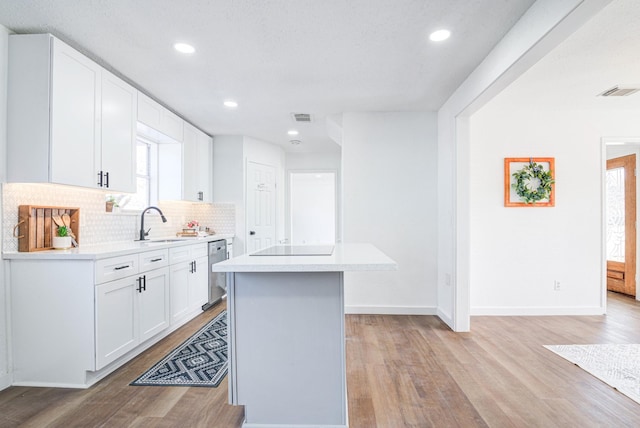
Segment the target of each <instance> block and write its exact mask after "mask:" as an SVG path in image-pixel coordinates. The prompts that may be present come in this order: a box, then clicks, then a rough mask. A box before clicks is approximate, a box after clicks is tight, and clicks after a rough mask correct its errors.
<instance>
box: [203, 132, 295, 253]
mask: <svg viewBox="0 0 640 428" xmlns="http://www.w3.org/2000/svg"><path fill="white" fill-rule="evenodd" d="M247 162H257V163H262V164H266V165H272V166H274V167H275V169H276V188H277V195H276V198H277V199H276V218H277V223H276V239H277V240H283V239H284V236H285V235H284V228H285V226H284V212H285V208H284V200H285V195H284V188H285V186H284V168H285V167H284V165H285V154H284V151H283V150H282V148H280V147H279V146H276V145H275V144H271V143H267V142H264V141H261V140H256V139H255V138H251V137H244V136H240V135H217V136H215V137H214V138H213V201H214V202H224V203H233V204H234V205H235V207H236V211H235V212H236V237H235V239H234V240H233V253H234V255H236V256H239V255H242V254H244V252H245V249H246V232H247V227H246V211H245V205H246V195H245V190H246V184H245V183H246V166H247Z"/></svg>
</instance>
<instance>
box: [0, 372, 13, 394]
mask: <svg viewBox="0 0 640 428" xmlns="http://www.w3.org/2000/svg"><path fill="white" fill-rule="evenodd" d="M10 386H11V375H10V374H9V373H3V374H2V375H0V391H2V390H3V389H7V388H9V387H10Z"/></svg>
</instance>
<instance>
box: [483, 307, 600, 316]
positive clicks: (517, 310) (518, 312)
mask: <svg viewBox="0 0 640 428" xmlns="http://www.w3.org/2000/svg"><path fill="white" fill-rule="evenodd" d="M605 313H606V310H605V307H604V306H566V307H544V306H539V307H529V306H525V307H522V306H477V307H472V308H471V315H472V316H478V315H483V316H487V315H489V316H491V315H495V316H545V315H556V316H557V315H562V316H567V315H604V314H605Z"/></svg>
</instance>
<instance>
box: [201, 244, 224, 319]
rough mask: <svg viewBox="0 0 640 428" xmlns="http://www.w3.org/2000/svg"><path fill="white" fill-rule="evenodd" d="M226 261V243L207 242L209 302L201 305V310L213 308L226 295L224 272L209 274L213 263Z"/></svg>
mask: <svg viewBox="0 0 640 428" xmlns="http://www.w3.org/2000/svg"><path fill="white" fill-rule="evenodd" d="M226 259H227V241H225V240H224V239H221V240H219V241H211V242H209V301H208V302H207V303H206V304H204V305H202V310H203V311H206V310H207V309H209V308H211V307H213V306H215V304H216V303H218V302H219V301H221V300H222V299H223V298H224V297H225V296H226V295H227V277H226V274H225V273H224V272H211V266H212V265H213V264H214V263H218V262H221V261H223V260H226Z"/></svg>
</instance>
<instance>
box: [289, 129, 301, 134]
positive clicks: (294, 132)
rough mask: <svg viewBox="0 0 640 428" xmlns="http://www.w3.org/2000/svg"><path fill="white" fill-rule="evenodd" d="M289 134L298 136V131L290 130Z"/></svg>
mask: <svg viewBox="0 0 640 428" xmlns="http://www.w3.org/2000/svg"><path fill="white" fill-rule="evenodd" d="M287 134H289V135H298V131H296V130H295V129H290V130H289V131H288V132H287Z"/></svg>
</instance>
